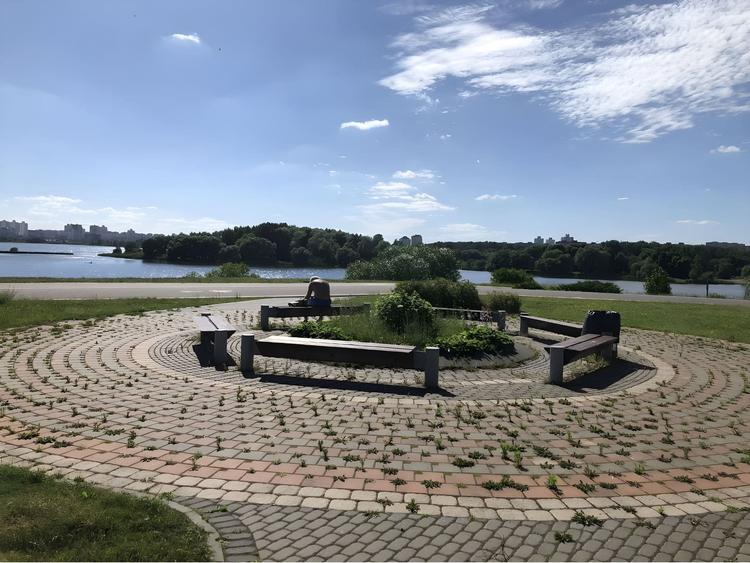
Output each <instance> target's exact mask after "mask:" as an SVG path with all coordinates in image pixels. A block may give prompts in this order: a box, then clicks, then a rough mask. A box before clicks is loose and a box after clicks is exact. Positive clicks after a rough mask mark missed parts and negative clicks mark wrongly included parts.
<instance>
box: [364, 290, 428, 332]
mask: <svg viewBox="0 0 750 563" xmlns="http://www.w3.org/2000/svg"><path fill="white" fill-rule="evenodd" d="M373 313H374V314H375V317H376V318H378V319H380V320H381V321H382V322H383V323H384V324H385V326H387V327H388V328H389V329H390V330H393V331H394V332H397V333H403V332H404V331H405V330H406V328H407V326H409V325H417V326H421V327H425V329H429V328H431V327H432V326H434V323H435V315H434V313H433V311H432V307H431V306H430V304H429V303H428V302H427V301H425V300H424V299H422V298H421V297H420V296H419V295H417V294H416V293H403V292H394V293H389V294H388V295H383V296H382V297H379V298H378V299H377V300H376V301H375V305H374V307H373Z"/></svg>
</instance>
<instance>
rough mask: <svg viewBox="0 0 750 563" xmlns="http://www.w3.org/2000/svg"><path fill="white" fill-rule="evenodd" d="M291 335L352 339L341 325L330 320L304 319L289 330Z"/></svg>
mask: <svg viewBox="0 0 750 563" xmlns="http://www.w3.org/2000/svg"><path fill="white" fill-rule="evenodd" d="M289 334H290V335H291V336H298V337H300V338H323V339H328V340H351V338H350V337H349V336H348V335H346V334H345V333H344V331H343V330H341V329H340V328H339V327H337V326H334V325H333V324H332V323H331V322H330V321H302V322H301V323H299V324H298V325H295V326H293V327H292V328H291V329H290V330H289Z"/></svg>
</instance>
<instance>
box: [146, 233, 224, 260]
mask: <svg viewBox="0 0 750 563" xmlns="http://www.w3.org/2000/svg"><path fill="white" fill-rule="evenodd" d="M145 242H146V241H144V252H143V256H144V258H145V257H146V248H147V245H145ZM220 249H221V240H219V238H218V237H215V236H213V235H209V234H206V233H198V234H191V235H176V236H174V237H171V238H170V239H169V242H168V243H167V245H166V257H167V259H168V260H170V261H172V262H190V263H193V264H214V263H216V261H217V259H218V257H219V250H220Z"/></svg>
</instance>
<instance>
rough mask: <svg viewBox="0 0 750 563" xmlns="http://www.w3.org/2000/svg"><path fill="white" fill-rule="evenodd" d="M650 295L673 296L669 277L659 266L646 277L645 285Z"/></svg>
mask: <svg viewBox="0 0 750 563" xmlns="http://www.w3.org/2000/svg"><path fill="white" fill-rule="evenodd" d="M643 286H644V288H645V289H646V293H648V294H649V295H672V287H671V286H670V285H669V276H667V272H665V271H664V269H663V268H661V267H659V266H657V267H656V268H654V269H653V270H651V273H650V274H649V275H648V276H647V277H646V281H645V282H644V284H643Z"/></svg>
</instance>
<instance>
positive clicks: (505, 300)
mask: <svg viewBox="0 0 750 563" xmlns="http://www.w3.org/2000/svg"><path fill="white" fill-rule="evenodd" d="M484 306H485V308H486V309H487V310H489V311H505V312H506V313H508V314H511V315H517V314H518V313H520V312H521V298H520V297H519V296H518V295H516V294H515V293H504V292H500V291H493V292H492V293H489V294H487V295H485V296H484Z"/></svg>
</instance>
